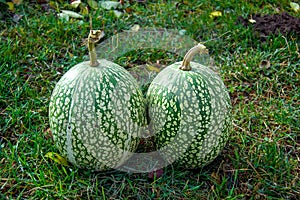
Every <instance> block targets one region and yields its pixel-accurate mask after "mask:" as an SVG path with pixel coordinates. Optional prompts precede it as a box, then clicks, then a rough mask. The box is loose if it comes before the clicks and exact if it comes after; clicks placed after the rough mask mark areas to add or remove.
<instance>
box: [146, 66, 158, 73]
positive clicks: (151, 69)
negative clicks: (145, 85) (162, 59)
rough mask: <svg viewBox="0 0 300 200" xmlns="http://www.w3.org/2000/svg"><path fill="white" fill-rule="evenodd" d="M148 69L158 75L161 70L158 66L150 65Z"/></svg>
mask: <svg viewBox="0 0 300 200" xmlns="http://www.w3.org/2000/svg"><path fill="white" fill-rule="evenodd" d="M147 69H148V70H150V71H155V72H156V73H158V72H160V69H159V68H158V67H156V66H153V65H148V66H147Z"/></svg>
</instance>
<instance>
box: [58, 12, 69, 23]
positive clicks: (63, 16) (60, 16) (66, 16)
mask: <svg viewBox="0 0 300 200" xmlns="http://www.w3.org/2000/svg"><path fill="white" fill-rule="evenodd" d="M57 16H58V17H59V18H60V19H62V20H65V21H69V20H70V17H69V15H67V14H66V13H58V14H57Z"/></svg>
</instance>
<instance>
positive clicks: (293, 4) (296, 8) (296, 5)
mask: <svg viewBox="0 0 300 200" xmlns="http://www.w3.org/2000/svg"><path fill="white" fill-rule="evenodd" d="M290 6H291V8H292V9H293V11H295V12H299V10H300V6H299V4H297V3H295V2H290Z"/></svg>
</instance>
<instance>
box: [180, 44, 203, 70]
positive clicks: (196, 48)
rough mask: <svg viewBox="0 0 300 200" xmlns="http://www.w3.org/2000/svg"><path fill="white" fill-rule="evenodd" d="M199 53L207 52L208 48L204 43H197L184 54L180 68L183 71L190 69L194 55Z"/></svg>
mask: <svg viewBox="0 0 300 200" xmlns="http://www.w3.org/2000/svg"><path fill="white" fill-rule="evenodd" d="M197 53H207V49H206V47H205V46H204V45H203V44H200V43H199V44H197V45H196V46H194V47H193V48H191V49H190V50H189V51H188V52H187V53H186V54H185V56H184V58H183V61H182V65H181V66H180V67H179V69H181V70H183V71H190V70H191V69H192V68H191V66H190V62H191V60H192V59H193V57H194V55H195V54H197Z"/></svg>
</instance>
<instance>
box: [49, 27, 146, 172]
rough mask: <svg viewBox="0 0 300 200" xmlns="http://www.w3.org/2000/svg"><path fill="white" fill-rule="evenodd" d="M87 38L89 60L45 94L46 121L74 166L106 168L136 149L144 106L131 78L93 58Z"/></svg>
mask: <svg viewBox="0 0 300 200" xmlns="http://www.w3.org/2000/svg"><path fill="white" fill-rule="evenodd" d="M100 35H101V31H91V32H90V35H89V38H88V47H89V53H90V62H89V61H87V62H82V63H79V64H77V65H75V66H74V67H72V68H71V69H70V70H69V71H68V72H66V73H65V74H64V76H63V77H62V78H61V79H60V80H59V82H58V83H57V84H56V86H55V88H54V91H53V93H52V95H51V99H50V106H49V121H50V128H51V130H52V134H53V138H54V141H55V143H56V144H57V146H58V148H59V150H60V151H61V153H62V154H63V155H64V156H65V157H66V158H68V160H69V161H70V162H71V163H73V164H74V165H76V166H78V167H80V168H88V169H93V170H106V169H109V168H116V167H118V166H119V165H121V164H123V163H124V162H125V161H126V160H127V159H128V158H129V157H130V156H131V155H132V153H131V152H134V151H135V149H136V148H137V145H138V142H139V139H138V135H139V134H140V131H141V130H142V129H141V127H142V126H143V125H145V123H146V118H145V103H144V98H143V95H142V92H141V91H140V89H139V86H138V83H137V82H136V80H135V79H134V78H133V77H132V76H131V75H130V74H129V73H128V72H127V71H126V70H125V69H124V68H122V67H121V66H119V65H117V64H115V63H113V62H110V61H107V60H105V59H100V60H97V56H96V51H95V44H94V43H95V42H97V41H98V40H99V38H100Z"/></svg>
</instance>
